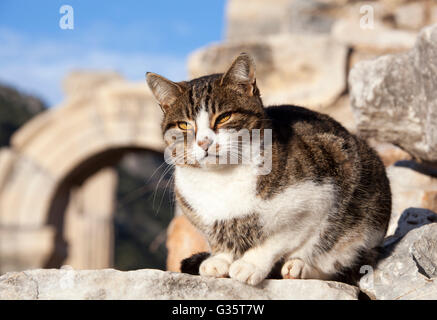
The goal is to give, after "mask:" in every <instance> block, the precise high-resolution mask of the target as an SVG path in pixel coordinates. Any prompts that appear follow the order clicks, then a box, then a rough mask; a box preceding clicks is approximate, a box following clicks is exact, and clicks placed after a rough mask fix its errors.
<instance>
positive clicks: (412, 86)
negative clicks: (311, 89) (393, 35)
mask: <svg viewBox="0 0 437 320" xmlns="http://www.w3.org/2000/svg"><path fill="white" fill-rule="evenodd" d="M436 66H437V25H434V26H430V27H427V28H425V29H423V30H422V31H421V32H420V34H419V36H418V38H417V42H416V44H415V46H414V48H413V49H412V50H411V51H409V52H407V53H402V54H397V55H387V56H382V57H379V58H378V59H375V60H370V61H361V62H359V63H357V64H356V65H355V67H354V68H353V69H352V70H351V72H350V75H349V86H350V97H351V106H352V108H353V111H354V115H355V119H356V122H357V128H358V130H359V132H360V133H361V134H362V135H364V136H366V137H375V138H376V139H378V140H380V141H386V142H390V143H393V144H395V145H398V146H400V147H401V148H402V149H404V150H406V151H408V152H409V153H410V154H411V155H413V156H414V157H416V158H419V159H421V160H425V161H430V162H436V161H437V68H436Z"/></svg>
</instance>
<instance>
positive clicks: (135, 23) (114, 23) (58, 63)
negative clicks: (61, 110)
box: [0, 0, 225, 106]
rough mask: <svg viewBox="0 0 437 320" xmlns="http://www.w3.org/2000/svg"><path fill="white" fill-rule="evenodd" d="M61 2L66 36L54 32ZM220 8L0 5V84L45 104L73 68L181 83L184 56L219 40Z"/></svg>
mask: <svg viewBox="0 0 437 320" xmlns="http://www.w3.org/2000/svg"><path fill="white" fill-rule="evenodd" d="M64 4H67V5H70V6H71V7H72V8H73V10H74V29H73V30H63V29H61V28H60V27H59V20H60V18H61V17H62V16H63V14H61V13H59V9H60V8H61V6H62V5H64ZM224 10H225V1H222V0H185V1H177V0H174V1H170V0H159V1H158V0H155V1H150V0H147V1H140V0H138V1H134V0H123V1H99V0H93V1H91V0H69V1H66V0H65V1H57V0H44V1H32V0H0V83H4V84H8V85H12V86H15V87H17V88H18V89H21V90H24V91H25V92H27V93H31V94H35V95H37V96H39V97H41V98H42V99H43V100H45V101H46V102H47V103H48V104H49V105H50V106H53V105H55V104H57V103H59V102H60V101H62V97H63V96H62V95H63V94H62V89H61V81H62V79H63V78H64V76H65V75H66V73H68V72H69V71H71V70H74V69H102V70H115V71H118V72H120V73H121V74H122V75H123V76H124V77H126V78H127V79H129V80H133V81H143V80H144V74H145V72H146V71H154V72H157V73H161V74H163V75H165V76H167V77H169V78H171V79H173V80H182V79H184V78H186V76H187V70H186V59H187V57H188V54H189V53H190V52H192V51H193V50H195V49H197V48H199V47H202V46H205V45H207V44H209V43H212V42H217V41H220V40H221V39H222V35H223V33H224Z"/></svg>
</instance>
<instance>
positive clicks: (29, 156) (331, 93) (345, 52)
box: [0, 0, 437, 299]
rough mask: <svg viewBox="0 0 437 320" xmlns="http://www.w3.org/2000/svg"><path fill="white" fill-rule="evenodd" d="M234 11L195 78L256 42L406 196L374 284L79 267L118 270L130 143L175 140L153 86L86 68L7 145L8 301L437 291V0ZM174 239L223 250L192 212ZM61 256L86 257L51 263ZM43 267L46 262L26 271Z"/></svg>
mask: <svg viewBox="0 0 437 320" xmlns="http://www.w3.org/2000/svg"><path fill="white" fill-rule="evenodd" d="M363 8H364V10H363ZM370 13H372V15H371V17H372V19H370V16H369V14H370ZM366 15H367V16H366ZM365 16H366V19H365V20H363V17H365ZM226 17H227V26H226V36H225V39H224V40H223V41H222V42H221V43H214V44H210V45H208V46H206V47H203V48H200V49H198V50H196V51H195V52H193V53H192V55H191V56H190V58H189V62H188V67H189V72H190V76H191V77H197V76H202V75H206V74H208V73H212V72H222V71H223V70H224V69H225V68H226V67H227V66H228V64H229V63H230V61H232V59H233V58H234V57H235V56H236V55H237V54H239V53H240V52H241V51H247V52H249V53H251V54H252V55H253V56H254V58H255V62H256V65H257V83H258V84H259V86H260V89H261V92H262V96H263V100H264V102H265V103H266V104H301V105H303V106H306V107H308V108H311V109H315V110H318V111H321V112H324V113H327V114H329V115H331V116H332V117H334V118H335V119H337V120H338V121H339V122H341V123H342V124H343V125H344V126H345V127H346V128H348V129H349V130H351V131H352V132H354V133H356V134H358V135H360V136H363V137H365V138H367V139H368V141H369V142H370V143H371V145H372V146H373V147H374V148H375V149H376V150H377V152H378V153H379V154H380V156H381V158H382V160H383V161H384V164H385V165H386V167H387V173H388V176H389V179H390V184H391V188H392V193H393V210H392V219H391V221H390V226H389V230H388V233H387V239H386V242H385V244H384V248H383V249H384V256H383V257H382V260H381V262H380V264H379V265H378V266H377V267H376V268H375V269H366V270H364V271H366V272H367V273H368V274H366V276H365V277H364V278H363V281H362V282H360V285H359V287H353V286H347V285H343V284H339V283H336V282H322V281H316V280H314V281H313V280H311V281H308V280H304V281H300V280H297V281H293V280H286V281H282V280H266V281H265V282H263V283H262V284H261V285H260V286H259V287H255V288H254V287H249V286H245V285H242V284H240V283H238V282H235V281H233V280H231V279H212V278H201V277H196V276H189V275H184V274H180V273H175V272H164V271H158V270H139V271H132V272H119V271H116V270H112V269H104V270H88V271H86V270H79V269H84V268H87V269H98V268H108V267H111V260H112V250H113V249H112V241H113V238H112V229H111V223H110V221H111V219H112V211H113V206H114V188H115V185H116V183H117V179H116V177H115V175H114V172H113V171H112V170H111V169H108V166H110V165H112V164H113V163H114V161H117V160H118V159H119V158H120V156H121V155H123V152H124V150H126V149H132V148H140V149H149V150H155V151H158V152H162V151H163V148H164V145H163V142H162V138H161V130H160V117H161V110H160V109H159V107H157V104H156V102H155V101H154V99H153V98H152V96H151V94H150V93H149V91H148V89H147V86H146V85H145V83H138V84H137V83H127V82H125V81H124V80H123V79H122V78H121V77H120V76H119V75H117V74H115V73H112V72H110V73H88V72H76V73H73V74H72V75H70V76H69V77H68V78H67V79H66V82H65V84H64V85H65V89H66V92H67V98H66V100H65V101H64V102H63V103H62V104H61V105H59V106H57V107H56V108H52V109H50V110H48V111H46V112H44V113H42V114H40V115H38V116H37V117H35V118H34V119H33V120H31V121H30V122H29V123H27V124H26V125H25V126H24V127H22V128H21V129H20V130H19V131H18V132H16V133H15V135H14V136H13V139H12V144H11V147H10V148H5V149H2V150H0V274H2V273H5V272H8V271H14V272H12V273H8V274H5V275H3V276H1V277H0V299H18V298H26V299H55V298H66V299H69V298H76V299H82V298H91V299H119V298H135V299H136V298H145V299H151V298H153V299H177V298H187V299H188V298H190V299H222V298H223V299H264V298H267V299H277V298H281V299H301V298H305V299H357V298H358V294H359V290H362V291H364V292H366V294H368V296H370V297H371V298H376V299H419V298H437V296H436V292H437V288H436V281H437V280H436V279H437V278H436V266H437V261H436V255H435V252H436V249H435V248H436V239H437V235H436V226H437V224H436V223H435V222H437V221H436V217H437V215H436V214H435V212H436V211H437V180H436V176H437V174H436V172H437V169H436V167H435V164H436V162H437V122H436V121H437V106H436V105H435V104H436V103H437V102H436V101H437V96H436V94H437V93H436V92H437V90H436V89H437V88H436V87H435V86H436V83H437V78H436V74H437V46H436V43H437V25H434V26H432V24H433V23H437V3H436V2H435V1H431V0H429V1H428V0H421V1H414V2H413V1H407V0H396V1H394V0H382V1H352V0H350V1H349V0H271V1H263V0H251V1H247V0H229V1H228V2H227V7H226ZM363 23H364V26H363ZM369 23H371V27H369ZM425 26H427V27H425ZM420 30H422V31H420ZM414 160H415V161H414ZM425 165H426V166H425ZM93 199H100V200H101V201H100V203H95V202H94V201H92V200H93ZM177 211H178V210H177ZM91 235H93V237H91ZM86 238H93V239H92V240H91V239H90V240H89V241H84V239H86ZM66 242H68V248H69V250H66V247H65V243H66ZM167 247H168V251H169V255H168V269H169V270H170V271H179V265H180V261H181V259H183V258H185V257H187V256H189V255H191V254H192V253H195V252H198V251H205V250H208V246H207V244H206V243H205V240H204V238H203V236H202V235H201V234H200V233H199V232H198V231H196V229H195V228H194V227H193V226H192V225H190V223H189V222H188V221H187V220H186V219H185V218H184V217H183V216H180V215H177V217H175V219H174V220H173V222H172V223H171V225H170V227H169V229H168V240H167ZM60 263H68V264H69V265H71V266H72V267H73V268H74V269H69V268H63V269H60V270H55V269H49V270H40V269H39V268H45V267H51V266H59V265H60ZM27 269H38V270H31V271H24V272H19V271H22V270H27ZM186 288H189V290H187V289H186Z"/></svg>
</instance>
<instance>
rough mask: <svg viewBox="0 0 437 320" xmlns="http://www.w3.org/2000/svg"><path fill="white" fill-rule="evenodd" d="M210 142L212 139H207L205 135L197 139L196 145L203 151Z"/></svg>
mask: <svg viewBox="0 0 437 320" xmlns="http://www.w3.org/2000/svg"><path fill="white" fill-rule="evenodd" d="M211 144H212V140H211V139H209V138H208V137H205V138H204V139H203V140H199V141H197V145H198V146H199V147H201V148H202V149H203V150H205V151H207V150H208V148H209V146H210V145H211Z"/></svg>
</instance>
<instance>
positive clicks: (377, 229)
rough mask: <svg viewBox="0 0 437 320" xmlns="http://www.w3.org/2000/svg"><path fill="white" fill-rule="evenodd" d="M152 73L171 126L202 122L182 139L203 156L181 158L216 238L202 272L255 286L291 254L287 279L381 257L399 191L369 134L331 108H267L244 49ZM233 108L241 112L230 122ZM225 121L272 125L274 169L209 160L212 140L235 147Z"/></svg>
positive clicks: (352, 270)
mask: <svg viewBox="0 0 437 320" xmlns="http://www.w3.org/2000/svg"><path fill="white" fill-rule="evenodd" d="M147 82H148V84H149V87H150V88H151V90H152V92H153V93H154V95H155V97H156V98H157V100H158V102H159V103H160V105H161V108H162V109H163V111H164V117H163V122H162V129H163V132H164V133H165V132H166V131H167V130H169V129H174V130H178V128H177V126H178V123H180V122H181V121H184V122H185V121H186V122H187V123H190V124H192V130H187V131H186V132H185V131H184V132H183V134H184V135H185V137H188V136H189V135H192V138H193V143H192V145H189V144H187V142H186V141H185V142H183V141H182V142H179V143H185V145H184V148H185V150H186V154H185V155H184V157H186V158H187V159H188V158H189V157H194V159H195V161H194V162H193V163H190V164H189V163H184V164H179V165H176V169H175V194H176V199H177V201H178V203H179V205H180V206H181V208H182V210H183V212H184V214H185V215H186V216H187V217H188V218H189V219H190V221H191V222H192V223H193V224H194V225H195V226H196V227H197V228H198V229H199V230H201V231H202V232H203V233H204V234H205V236H206V238H207V239H208V241H209V244H210V247H211V256H209V257H207V255H201V257H202V259H204V260H203V261H202V262H201V264H200V273H201V274H203V275H210V276H217V277H222V276H230V277H232V278H235V279H237V280H239V281H242V282H246V283H249V284H253V285H255V284H257V283H259V282H260V281H262V280H263V279H264V278H265V277H267V276H268V274H269V273H270V271H271V270H272V268H273V266H274V264H275V263H276V262H278V261H281V263H282V264H283V266H282V270H281V274H282V276H283V277H286V278H318V279H344V278H348V279H352V280H353V279H357V278H358V276H359V273H358V270H359V267H360V266H361V265H363V264H373V263H374V261H375V258H376V256H377V248H378V246H379V245H380V243H381V241H382V240H383V237H384V235H385V232H386V229H387V225H388V221H389V218H390V212H391V193H390V186H389V182H388V179H387V177H386V173H385V168H384V166H383V164H382V162H381V161H380V159H379V158H378V156H377V155H376V153H375V152H374V151H373V150H372V149H371V148H370V147H369V146H368V145H367V144H366V142H364V141H363V140H361V139H359V138H357V137H356V136H354V135H352V134H350V133H349V132H348V131H347V130H346V129H345V128H343V127H342V126H341V125H340V124H339V123H338V122H336V121H335V120H333V119H332V118H330V117H329V116H327V115H324V114H321V113H317V112H314V111H310V110H308V109H305V108H301V107H297V106H292V105H283V106H273V107H266V108H264V106H263V104H262V100H261V97H260V93H259V90H258V88H257V86H256V83H255V66H254V63H253V61H252V59H251V58H250V57H249V56H248V55H247V54H244V53H243V54H241V55H240V56H239V57H238V58H237V59H236V60H235V61H234V62H233V63H232V65H231V67H230V68H229V70H228V71H227V72H226V73H224V74H213V75H209V76H205V77H201V78H197V79H193V80H191V81H188V82H178V83H175V82H171V81H169V80H167V79H165V78H163V77H161V76H158V75H156V74H152V73H148V75H147ZM223 114H225V115H229V114H231V115H232V116H230V118H229V120H228V121H226V122H225V123H223V124H221V123H220V121H218V122H217V119H220V117H223V116H222V115H223ZM201 119H203V120H201ZM219 129H236V130H240V129H249V130H252V129H261V131H263V130H266V129H271V130H272V154H271V155H269V156H270V160H271V164H272V168H271V172H270V173H268V174H265V175H259V174H256V165H257V164H253V165H250V164H237V165H228V166H214V165H205V164H203V163H202V161H203V158H202V155H204V154H203V152H204V151H202V150H203V149H202V148H201V149H199V146H204V144H202V143H201V142H203V140H202V139H206V140H207V141H209V143H211V146H210V147H209V148H211V149H212V148H214V150H216V151H217V150H219V149H220V150H221V149H225V148H231V147H229V146H227V147H225V146H223V145H220V139H219V134H218V130H219ZM206 140H205V141H206ZM167 143H169V144H170V143H173V142H170V141H167ZM199 150H200V151H199ZM208 151H210V149H207V150H206V156H208ZM225 151H226V150H225ZM225 151H223V152H225ZM227 151H229V150H227ZM199 154H200V156H199ZM199 159H200V160H199ZM199 257H200V256H199V255H197V256H195V257H193V261H194V260H195V261H197V262H199V260H202V259H199ZM190 262H191V261H190V260H185V262H184V264H185V265H190ZM352 280H351V281H352Z"/></svg>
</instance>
